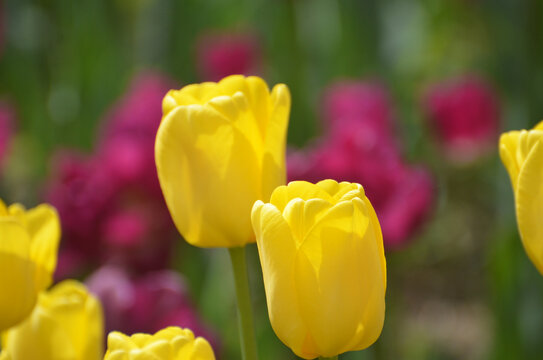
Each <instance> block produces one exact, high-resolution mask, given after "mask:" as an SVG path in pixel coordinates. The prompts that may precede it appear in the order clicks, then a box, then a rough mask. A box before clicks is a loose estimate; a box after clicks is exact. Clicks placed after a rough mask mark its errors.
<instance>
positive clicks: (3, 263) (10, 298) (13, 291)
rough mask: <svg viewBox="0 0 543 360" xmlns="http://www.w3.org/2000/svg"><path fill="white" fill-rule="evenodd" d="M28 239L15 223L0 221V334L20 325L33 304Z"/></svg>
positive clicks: (25, 232) (33, 295) (26, 233)
mask: <svg viewBox="0 0 543 360" xmlns="http://www.w3.org/2000/svg"><path fill="white" fill-rule="evenodd" d="M29 254H30V237H29V235H28V232H27V231H26V229H25V228H24V227H23V226H22V225H21V224H20V223H19V222H18V221H16V220H15V219H13V218H12V219H6V218H0V331H3V330H6V329H7V328H9V327H11V326H13V325H15V324H17V323H18V322H20V321H22V320H23V319H24V318H25V317H26V316H28V315H29V314H30V312H31V311H32V308H33V307H34V304H35V303H36V291H35V290H34V287H35V284H34V272H35V265H34V264H33V262H32V261H31V260H30V259H29Z"/></svg>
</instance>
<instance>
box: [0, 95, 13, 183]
mask: <svg viewBox="0 0 543 360" xmlns="http://www.w3.org/2000/svg"><path fill="white" fill-rule="evenodd" d="M14 127H15V110H14V109H13V108H12V107H11V106H10V105H9V104H7V103H6V102H0V174H1V169H2V166H3V164H4V162H5V159H6V156H7V154H8V150H9V145H10V142H11V138H12V137H13V133H14Z"/></svg>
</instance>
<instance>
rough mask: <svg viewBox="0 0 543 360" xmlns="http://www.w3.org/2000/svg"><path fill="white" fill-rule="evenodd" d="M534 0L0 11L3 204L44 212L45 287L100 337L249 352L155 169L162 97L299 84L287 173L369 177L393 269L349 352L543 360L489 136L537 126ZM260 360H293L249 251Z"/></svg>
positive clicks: (215, 0)
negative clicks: (49, 217) (74, 290)
mask: <svg viewBox="0 0 543 360" xmlns="http://www.w3.org/2000/svg"><path fill="white" fill-rule="evenodd" d="M542 19H543V2H540V1H538V0H523V1H518V0H494V1H486V0H432V1H430V0H381V1H378V0H366V1H357V0H350V1H347V0H345V1H331V0H274V1H270V0H251V1H249V0H232V1H225V0H209V1H205V2H203V1H196V0H183V1H174V0H131V1H129V0H108V1H106V0H94V1H68V0H46V1H29V0H0V198H2V199H3V200H4V201H5V202H6V203H12V202H21V203H23V204H25V205H26V206H28V207H31V206H34V205H36V204H38V203H39V202H43V201H47V202H50V203H52V204H53V205H55V206H56V207H57V209H58V211H59V214H60V216H61V221H62V227H63V238H62V248H61V253H60V255H59V265H58V269H57V274H56V278H57V280H60V279H63V278H66V277H75V278H79V279H82V280H85V281H86V283H87V285H88V286H89V287H90V289H91V290H92V291H93V292H95V293H96V294H97V295H98V296H99V297H100V298H101V299H102V301H103V304H104V309H105V313H106V327H107V330H121V331H124V332H126V333H133V332H138V331H140V332H141V331H144V332H154V331H157V330H158V329H160V328H162V327H164V326H167V325H180V326H183V327H190V328H192V329H193V330H194V331H195V332H196V334H197V335H202V336H205V337H207V338H208V339H209V340H210V341H211V343H212V344H213V346H214V348H215V351H216V352H217V354H218V357H219V358H220V359H229V360H230V359H239V358H240V354H239V350H238V349H239V344H238V333H237V320H236V309H235V297H234V293H233V285H232V277H231V273H230V264H229V259H228V255H227V252H226V250H224V249H215V250H203V249H198V248H194V247H191V246H189V245H187V244H186V243H185V242H183V241H182V240H181V238H180V236H179V235H178V233H177V232H176V230H175V229H174V227H173V225H172V223H171V219H170V217H169V214H168V211H167V209H166V207H165V205H164V202H163V199H162V194H161V192H160V188H159V186H158V182H157V179H156V173H155V167H154V155H153V146H154V137H155V133H156V130H157V127H158V124H159V122H160V119H161V100H162V97H163V96H164V94H165V93H166V92H167V91H168V90H169V89H172V88H180V87H182V86H184V85H187V84H190V83H194V82H202V81H218V80H219V79H221V78H222V77H224V76H226V75H229V74H236V73H241V74H246V75H259V76H262V77H263V78H264V79H266V81H267V82H268V84H269V85H270V86H272V85H273V84H276V83H279V82H281V83H285V84H287V85H288V86H289V88H290V89H291V92H292V112H291V119H290V127H289V135H288V140H289V150H288V177H289V179H290V180H294V179H305V180H310V181H318V180H320V179H324V178H334V179H337V180H346V181H356V182H360V183H361V184H362V185H363V186H364V187H365V189H366V193H367V195H368V197H369V198H370V200H371V201H372V203H373V204H374V206H375V208H376V211H377V213H378V216H379V219H380V222H381V225H382V227H383V234H384V241H385V247H386V255H387V261H388V288H387V312H386V320H385V326H384V329H383V333H382V336H381V337H380V339H379V340H378V341H377V343H376V344H374V345H373V346H372V347H370V348H369V349H367V350H364V351H360V352H353V353H348V354H345V355H344V356H342V357H341V358H342V359H351V360H354V359H368V360H370V359H376V360H377V359H394V358H397V359H540V358H541V357H542V355H541V354H543V342H541V335H540V334H541V333H542V332H543V279H541V276H540V275H539V274H538V273H537V271H536V270H535V268H534V266H533V265H532V264H531V263H530V262H529V260H528V258H527V256H526V255H525V253H524V251H523V249H522V245H521V243H520V240H519V237H518V233H517V229H516V222H515V216H514V203H513V196H512V190H511V187H510V184H509V179H508V176H507V174H506V172H505V170H504V168H503V166H502V165H501V162H500V160H499V157H498V153H497V141H498V136H499V134H500V133H501V132H504V131H507V130H511V129H521V128H530V127H532V126H533V125H534V124H535V123H537V122H538V121H539V120H540V119H541V118H542V117H543V102H542V101H540V96H541V94H543V48H542V47H541V44H542V41H543V21H542ZM249 266H250V273H251V274H250V275H251V279H250V280H251V285H252V295H253V299H254V306H255V310H256V311H257V316H256V323H257V324H256V327H257V333H258V334H257V338H258V342H259V347H260V348H259V351H260V358H261V359H262V360H267V359H270V360H271V359H274V360H275V359H294V356H293V355H292V353H291V352H290V350H289V349H288V348H286V347H285V346H284V345H283V344H282V343H281V342H280V341H279V340H278V339H277V338H276V337H275V335H274V333H273V331H272V329H271V327H270V325H269V321H268V317H267V313H266V304H265V296H264V290H263V285H262V279H261V273H260V269H259V264H258V256H257V252H256V248H255V246H250V249H249Z"/></svg>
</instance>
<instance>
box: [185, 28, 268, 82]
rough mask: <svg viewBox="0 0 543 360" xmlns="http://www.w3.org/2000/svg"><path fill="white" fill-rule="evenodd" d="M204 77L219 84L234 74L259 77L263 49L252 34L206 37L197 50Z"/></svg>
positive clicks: (199, 66) (200, 39)
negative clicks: (257, 75) (256, 75)
mask: <svg viewBox="0 0 543 360" xmlns="http://www.w3.org/2000/svg"><path fill="white" fill-rule="evenodd" d="M196 53H197V59H196V61H197V66H198V71H199V73H200V77H201V78H202V79H203V80H206V81H219V80H220V79H222V78H224V77H226V76H228V75H234V74H242V75H255V74H257V73H258V72H259V70H260V67H261V50H260V46H259V44H258V39H257V38H256V36H254V35H253V34H250V33H229V34H216V33H215V34H211V33H209V34H205V35H203V36H201V37H200V38H199V39H198V45H197V49H196Z"/></svg>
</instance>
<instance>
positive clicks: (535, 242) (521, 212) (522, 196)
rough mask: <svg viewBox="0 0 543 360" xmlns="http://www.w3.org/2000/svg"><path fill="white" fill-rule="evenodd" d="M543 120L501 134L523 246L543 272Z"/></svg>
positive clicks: (502, 156)
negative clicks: (527, 127) (523, 128)
mask: <svg viewBox="0 0 543 360" xmlns="http://www.w3.org/2000/svg"><path fill="white" fill-rule="evenodd" d="M542 142H543V122H540V123H539V124H538V125H537V126H536V127H535V128H534V129H532V130H529V131H528V130H521V131H510V132H508V133H505V134H502V136H501V138H500V157H501V159H502V162H503V164H504V165H505V168H506V169H507V172H508V173H509V177H510V178H511V184H512V185H513V192H514V194H515V208H516V214H517V224H518V228H519V232H520V237H521V239H522V244H523V245H524V249H525V250H526V253H527V254H528V257H529V258H530V259H531V260H532V262H533V263H534V265H535V266H536V267H537V269H538V270H539V272H540V273H541V274H543V222H541V214H542V213H543V144H542Z"/></svg>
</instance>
